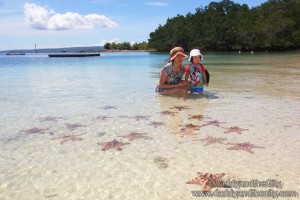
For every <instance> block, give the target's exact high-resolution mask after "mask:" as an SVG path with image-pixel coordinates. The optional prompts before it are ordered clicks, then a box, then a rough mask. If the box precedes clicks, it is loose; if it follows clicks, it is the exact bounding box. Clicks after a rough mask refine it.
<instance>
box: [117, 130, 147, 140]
mask: <svg viewBox="0 0 300 200" xmlns="http://www.w3.org/2000/svg"><path fill="white" fill-rule="evenodd" d="M145 135H147V133H137V132H131V133H129V134H127V135H121V136H119V137H122V138H127V139H128V141H129V142H131V141H132V140H134V139H137V138H149V137H147V136H145Z"/></svg>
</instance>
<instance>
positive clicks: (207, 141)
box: [201, 136, 227, 146]
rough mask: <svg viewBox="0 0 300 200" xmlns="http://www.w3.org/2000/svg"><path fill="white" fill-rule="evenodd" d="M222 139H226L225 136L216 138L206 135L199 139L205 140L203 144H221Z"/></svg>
mask: <svg viewBox="0 0 300 200" xmlns="http://www.w3.org/2000/svg"><path fill="white" fill-rule="evenodd" d="M224 140H227V138H216V137H211V136H207V137H206V138H205V139H201V141H204V142H205V145H204V146H208V145H210V144H214V143H219V144H223V141H224Z"/></svg>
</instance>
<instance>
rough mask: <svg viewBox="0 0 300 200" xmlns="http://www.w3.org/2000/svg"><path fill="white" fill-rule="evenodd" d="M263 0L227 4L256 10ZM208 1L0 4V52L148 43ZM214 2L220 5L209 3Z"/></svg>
mask: <svg viewBox="0 0 300 200" xmlns="http://www.w3.org/2000/svg"><path fill="white" fill-rule="evenodd" d="M266 1H267V0H233V2H235V3H238V4H247V5H248V6H249V8H252V7H256V6H259V5H261V4H262V3H264V2H266ZM210 2H212V1H209V0H135V1H133V0H0V50H12V49H34V48H35V44H36V45H37V48H56V47H62V48H63V47H75V46H103V45H104V44H105V43H107V42H110V43H112V42H116V43H121V42H130V43H135V42H137V43H140V42H143V41H145V42H148V39H149V34H150V33H151V32H153V31H155V29H156V28H157V27H158V26H159V25H164V24H165V23H166V20H167V19H168V18H172V17H175V16H176V15H177V14H180V15H186V14H187V13H195V11H196V8H199V7H203V8H204V7H205V6H207V5H208V4H209V3H210ZM215 2H220V0H215Z"/></svg>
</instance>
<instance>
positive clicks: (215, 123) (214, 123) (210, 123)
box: [201, 120, 224, 127]
mask: <svg viewBox="0 0 300 200" xmlns="http://www.w3.org/2000/svg"><path fill="white" fill-rule="evenodd" d="M220 124H224V122H219V121H218V120H213V121H208V122H207V123H206V124H203V125H202V126H201V127H203V126H209V125H213V126H220Z"/></svg>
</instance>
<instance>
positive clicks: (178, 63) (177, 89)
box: [156, 47, 188, 95]
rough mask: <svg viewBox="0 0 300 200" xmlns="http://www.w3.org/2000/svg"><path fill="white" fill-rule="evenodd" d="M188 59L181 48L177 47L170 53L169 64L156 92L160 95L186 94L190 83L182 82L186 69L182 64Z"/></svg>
mask: <svg viewBox="0 0 300 200" xmlns="http://www.w3.org/2000/svg"><path fill="white" fill-rule="evenodd" d="M186 57H187V55H186V54H185V53H184V50H183V49H182V48H181V47H175V48H173V49H172V50H171V51H170V58H169V61H170V62H169V63H167V64H166V65H165V66H164V67H163V69H162V71H161V76H160V79H159V83H158V85H157V87H156V91H157V92H159V93H160V94H164V95H169V94H186V93H187V92H188V88H187V85H188V81H184V80H182V78H183V75H184V73H185V67H184V66H183V64H182V62H183V60H184V59H185V58H186Z"/></svg>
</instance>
